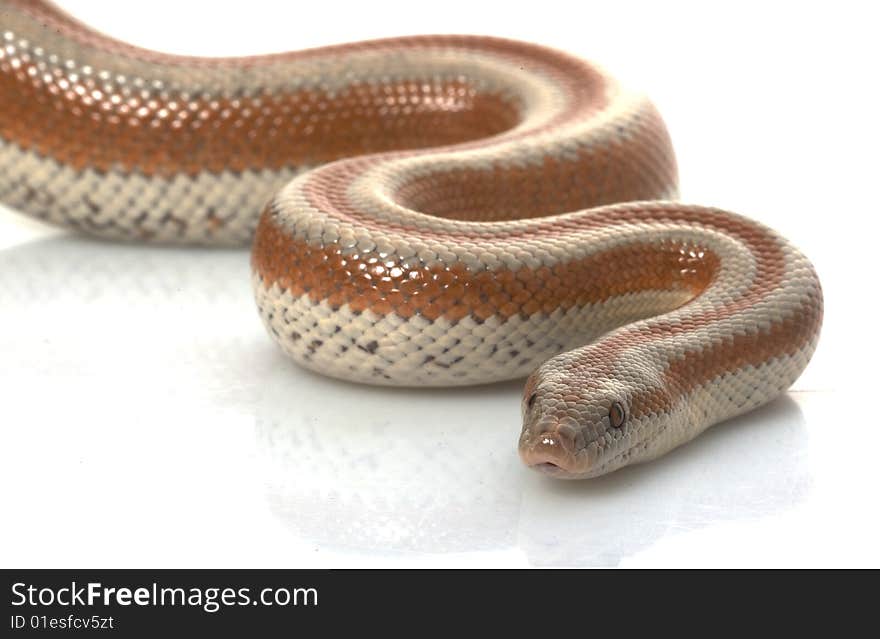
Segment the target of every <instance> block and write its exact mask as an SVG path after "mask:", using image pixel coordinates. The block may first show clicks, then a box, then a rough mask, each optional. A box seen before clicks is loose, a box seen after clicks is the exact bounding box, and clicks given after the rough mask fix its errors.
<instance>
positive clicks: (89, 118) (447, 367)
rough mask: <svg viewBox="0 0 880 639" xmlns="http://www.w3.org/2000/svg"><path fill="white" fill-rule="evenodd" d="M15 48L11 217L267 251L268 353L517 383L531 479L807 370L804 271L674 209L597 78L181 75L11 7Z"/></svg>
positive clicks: (722, 222) (591, 462)
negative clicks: (271, 343)
mask: <svg viewBox="0 0 880 639" xmlns="http://www.w3.org/2000/svg"><path fill="white" fill-rule="evenodd" d="M0 37H2V41H0V202H3V203H4V204H6V205H8V206H9V207H11V208H14V209H17V210H18V211H20V212H22V213H25V214H28V215H31V216H34V217H37V218H39V219H42V220H44V221H47V222H50V223H53V224H56V225H61V226H63V227H65V228H67V229H72V230H75V231H79V232H83V233H87V234H91V235H93V236H98V237H101V238H105V239H111V240H119V241H129V242H155V243H161V244H201V245H250V247H251V258H250V259H251V271H252V282H253V289H254V297H255V300H256V305H257V308H258V311H259V315H260V317H261V318H262V321H263V323H264V324H265V327H266V329H267V332H268V334H269V335H270V336H271V338H272V339H274V340H275V342H277V344H278V345H280V348H281V349H282V350H283V352H284V353H286V354H287V355H289V356H290V357H291V358H293V360H295V361H296V362H297V363H298V364H300V365H301V366H303V367H305V368H307V369H310V370H313V371H317V372H318V373H321V374H323V375H328V376H332V377H335V378H339V379H342V380H347V381H350V382H359V383H366V384H378V385H399V386H408V387H425V386H457V385H476V384H487V383H492V382H499V381H501V380H514V379H526V382H525V387H524V391H523V396H522V405H521V412H522V429H521V432H520V436H519V440H518V451H519V456H520V457H521V459H522V460H523V462H525V464H526V465H527V466H529V467H531V468H533V469H535V470H537V471H540V472H541V473H544V474H545V475H548V476H550V477H553V478H560V479H575V478H588V477H596V476H599V475H604V474H606V473H609V472H612V471H615V470H617V469H619V468H622V467H624V466H627V465H631V464H636V463H642V462H646V461H649V460H652V459H655V458H657V457H660V456H661V455H664V454H665V453H667V452H669V451H671V450H673V449H674V448H676V447H678V446H680V445H682V444H684V443H686V442H688V441H689V440H691V439H693V438H694V437H696V436H697V435H699V434H700V433H702V432H703V431H705V430H706V429H707V428H709V427H711V426H713V425H716V424H719V423H721V422H724V421H725V420H728V419H729V418H732V417H734V416H736V415H740V414H742V413H745V412H747V411H750V410H753V409H755V408H757V407H759V406H761V405H763V404H766V403H767V402H769V401H770V400H772V399H773V398H775V397H777V396H778V395H780V394H782V393H784V392H786V390H787V389H788V388H789V387H790V385H791V384H792V383H794V381H795V380H796V379H797V378H798V377H799V376H800V374H801V373H802V371H803V370H804V368H805V367H806V366H807V363H808V362H809V360H810V358H811V356H812V354H813V352H814V350H815V348H816V345H817V342H818V339H819V333H820V328H821V323H822V314H823V298H822V290H821V286H820V282H819V278H818V276H817V274H816V271H815V269H814V267H813V266H812V264H811V263H810V261H809V260H808V259H807V258H806V257H805V256H804V255H803V254H802V253H801V252H800V251H799V250H798V249H797V248H796V247H794V246H793V245H792V244H791V243H790V242H789V241H788V240H786V239H785V238H783V237H782V236H780V235H779V234H778V233H777V232H775V231H773V230H771V229H769V228H767V227H766V226H764V225H763V224H761V223H759V222H757V221H753V220H751V219H749V218H747V217H743V216H741V215H738V214H736V213H732V212H728V211H724V210H720V209H717V208H713V207H709V206H701V205H695V204H686V203H682V202H680V201H679V200H678V193H679V191H678V169H677V164H676V159H675V154H674V150H673V147H672V143H671V139H670V135H669V132H668V130H667V128H666V126H665V124H664V122H663V120H662V118H661V116H660V114H659V112H658V110H657V108H656V107H655V106H654V105H653V103H652V102H651V101H650V100H649V99H648V98H647V97H646V96H645V95H644V94H642V93H640V92H638V91H636V90H634V89H631V88H629V87H628V86H626V85H625V84H624V83H622V82H620V81H619V80H617V79H615V78H614V77H613V76H612V75H611V74H609V73H608V72H607V71H606V70H605V69H604V68H603V67H601V66H599V65H597V64H595V63H592V62H589V61H585V60H582V59H580V58H578V57H575V56H573V55H570V54H568V53H565V52H562V51H559V50H556V49H553V48H550V47H546V46H543V45H537V44H530V43H525V42H519V41H513V40H508V39H504V38H498V37H489V36H470V35H469V36H457V35H425V36H406V37H398V38H386V39H380V40H371V41H365V42H357V43H352V44H341V45H332V46H325V47H320V48H312V49H305V50H300V51H294V52H287V53H279V54H270V55H260V56H249V57H229V58H220V57H215V58H204V57H190V56H179V55H172V54H167V53H160V52H154V51H150V50H146V49H142V48H139V47H136V46H133V45H130V44H127V43H124V42H122V41H119V40H116V39H114V38H112V37H110V36H108V35H105V34H103V33H101V32H99V31H96V30H94V29H92V28H90V27H89V26H87V25H85V24H83V23H81V22H79V21H78V20H77V19H76V18H74V17H72V16H70V15H69V14H67V13H66V12H64V11H63V10H62V9H60V8H58V7H57V6H55V5H53V4H51V3H48V2H43V1H25V0H2V1H0ZM193 259H198V256H197V255H196V256H194V257H193ZM62 322H63V320H62ZM132 339H137V337H136V335H135V334H133V335H132ZM314 401H315V402H320V401H321V400H320V398H317V397H316V398H314ZM325 410H327V411H332V407H330V406H327V407H325ZM352 427H356V425H352ZM417 427H418V425H417V424H413V428H417ZM486 454H489V451H487V453H486Z"/></svg>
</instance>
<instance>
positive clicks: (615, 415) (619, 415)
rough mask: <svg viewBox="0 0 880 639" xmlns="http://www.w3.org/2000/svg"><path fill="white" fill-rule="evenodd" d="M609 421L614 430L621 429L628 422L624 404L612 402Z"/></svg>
mask: <svg viewBox="0 0 880 639" xmlns="http://www.w3.org/2000/svg"><path fill="white" fill-rule="evenodd" d="M608 421H610V422H611V427H612V428H620V427H621V426H623V423H624V422H625V421H626V411H625V410H623V404H621V403H620V402H612V404H611V409H610V410H609V411H608Z"/></svg>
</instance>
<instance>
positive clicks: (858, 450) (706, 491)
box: [0, 0, 880, 567]
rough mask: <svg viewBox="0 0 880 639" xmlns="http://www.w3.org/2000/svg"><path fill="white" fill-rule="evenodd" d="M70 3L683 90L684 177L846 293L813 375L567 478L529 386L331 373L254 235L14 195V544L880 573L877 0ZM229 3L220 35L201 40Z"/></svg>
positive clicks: (141, 39) (241, 43)
mask: <svg viewBox="0 0 880 639" xmlns="http://www.w3.org/2000/svg"><path fill="white" fill-rule="evenodd" d="M61 4H62V5H63V6H65V7H68V8H69V9H70V10H71V11H74V12H75V13H76V14H77V15H79V16H80V17H82V18H83V19H85V20H86V21H88V22H92V23H94V24H96V25H98V26H100V27H102V28H104V29H106V30H108V31H111V32H114V33H116V34H117V35H120V36H122V37H125V38H127V39H130V40H132V41H136V42H138V43H140V44H143V45H147V46H152V47H157V48H163V49H167V50H174V51H180V52H189V53H205V54H216V53H245V52H261V51H269V50H275V49H284V48H291V47H300V46H309V45H317V44H324V43H330V42H335V41H343V40H350V39H359V38H365V37H373V36H379V35H392V34H401V33H414V32H429V31H433V32H442V31H462V32H485V33H495V34H498V35H508V36H512V37H519V38H525V39H531V40H536V41H542V42H545V43H550V44H553V45H555V46H558V47H560V48H566V49H569V50H572V51H574V52H577V53H580V54H582V55H585V56H589V57H592V58H595V59H599V60H600V61H602V62H604V63H605V65H606V66H608V67H609V68H611V69H612V70H614V71H615V72H617V73H619V74H620V75H623V76H624V77H625V78H628V79H629V80H630V82H631V83H632V84H634V85H636V86H640V87H643V88H645V90H646V91H647V92H648V93H649V94H651V95H652V96H653V97H654V98H655V100H656V102H657V103H658V105H659V107H660V109H661V111H662V112H663V113H664V115H665V117H666V119H667V122H668V124H669V126H670V129H671V133H672V136H673V139H674V141H675V143H676V148H677V149H678V153H679V161H680V168H681V176H682V186H683V188H682V191H683V196H684V197H683V199H686V200H689V201H694V202H701V203H707V204H715V205H719V206H723V207H726V208H730V209H733V210H737V211H740V212H743V213H746V214H748V215H752V216H754V217H757V218H759V219H761V220H762V221H764V222H766V223H768V224H770V225H772V226H774V227H776V228H778V229H779V230H780V231H782V232H783V233H784V234H786V235H788V236H789V237H790V238H791V239H792V240H793V241H795V242H796V243H797V244H798V245H799V246H801V248H802V249H803V250H804V251H805V252H806V253H807V255H809V256H810V257H811V258H812V259H813V260H814V262H815V263H816V265H817V268H818V270H819V273H820V275H821V277H822V279H823V285H824V286H825V292H826V306H827V311H826V313H827V315H826V322H825V329H824V332H823V338H822V341H821V343H820V346H819V350H818V352H817V354H816V356H815V358H814V361H813V363H812V364H811V365H810V367H809V368H808V369H807V371H806V373H805V374H804V376H803V377H802V378H801V379H800V380H799V381H798V382H797V383H796V385H795V387H794V389H793V391H792V392H791V393H790V394H789V395H788V396H787V397H785V398H782V399H780V400H778V401H776V402H774V403H772V404H771V405H769V406H767V407H765V408H764V409H761V410H759V411H757V412H755V413H753V414H751V415H748V416H745V417H742V418H739V419H737V420H734V421H733V422H730V423H727V424H724V425H722V426H719V427H718V428H716V429H714V430H712V431H710V432H709V433H707V434H706V435H704V436H702V437H700V438H699V439H698V440H696V441H695V442H694V443H692V444H690V445H688V446H686V447H684V448H682V449H679V450H678V451H676V452H674V453H673V454H671V455H669V456H667V457H665V458H663V459H661V460H659V461H658V462H655V463H652V464H649V465H646V466H642V467H636V468H631V469H626V470H624V471H621V472H618V473H616V474H614V475H611V476H609V477H606V478H602V479H599V480H593V481H590V482H581V483H557V482H554V481H552V480H549V479H547V478H544V477H542V476H539V475H537V474H535V473H531V472H529V471H528V470H527V469H525V468H524V467H523V466H521V464H520V462H519V461H518V459H517V456H516V451H515V445H516V439H517V435H518V433H519V428H520V422H519V419H520V417H519V395H520V384H519V383H511V384H504V385H500V386H490V387H481V388H473V389H464V390H462V389H456V390H439V391H438V390H424V391H412V390H409V391H405V390H393V389H385V388H371V387H361V386H355V385H350V384H345V383H341V382H337V381H334V380H330V379H324V378H321V377H318V376H316V375H314V374H311V373H308V372H306V371H304V370H301V369H299V368H297V367H296V366H295V365H294V364H293V363H291V362H289V361H287V360H286V359H285V358H284V357H283V356H282V355H281V353H280V352H279V351H278V350H276V348H275V347H274V346H273V344H272V343H271V342H270V340H269V339H268V337H267V336H266V335H265V334H264V330H263V327H262V325H261V323H260V321H259V319H258V316H257V313H256V310H255V308H254V305H253V302H252V296H251V290H250V283H249V279H248V273H249V270H248V253H247V251H244V250H241V251H234V250H205V249H198V250H194V249H179V248H167V247H139V246H130V245H120V244H110V243H105V242H98V241H94V240H90V239H86V238H82V237H75V236H72V235H68V234H65V233H63V232H59V231H56V230H53V229H48V228H47V227H44V226H42V225H40V224H38V223H36V222H32V221H29V220H26V219H25V218H23V217H21V216H19V215H17V214H15V213H13V212H11V211H9V210H8V209H2V208H0V397H2V411H0V419H2V428H0V485H2V486H3V489H2V497H0V508H2V510H3V513H4V526H3V527H2V528H0V540H2V543H0V565H3V566H31V567H50V566H51V567H62V566H66V567H74V566H76V567H81V566H107V567H113V566H142V567H149V566H204V567H219V566H267V567H271V566H284V567H311V566H317V567H325V566H399V565H424V566H455V565H462V566H522V565H541V566H548V565H549V566H557V565H561V566H569V565H598V566H616V565H622V566H707V565H727V566H743V565H773V566H776V565H784V566H801V565H851V566H868V565H870V566H880V551H878V548H877V544H876V540H877V539H878V537H880V514H878V505H877V504H878V499H877V487H878V480H880V474H878V471H877V463H876V457H877V450H878V448H880V430H878V425H880V420H878V418H877V412H876V408H875V407H873V406H872V405H871V403H870V401H869V400H870V399H871V397H872V396H873V393H874V392H875V389H874V384H873V382H874V380H875V379H876V374H875V371H876V362H877V353H876V346H875V342H876V339H867V340H866V339H865V334H866V332H867V331H876V327H875V322H874V321H873V320H872V319H871V318H872V317H876V315H871V313H876V308H872V306H875V304H874V300H875V298H876V293H875V291H874V289H875V286H874V282H873V279H874V278H875V277H876V275H877V272H878V270H877V267H876V266H875V265H872V264H871V260H872V259H875V258H876V253H877V251H876V249H872V248H871V244H872V243H873V242H876V239H877V235H876V232H875V230H876V221H875V220H876V216H877V214H878V213H880V210H878V208H880V207H878V205H877V201H876V197H875V196H874V194H873V191H874V187H873V186H872V181H875V179H876V178H875V175H874V174H875V173H876V148H878V147H877V144H878V142H880V135H878V131H877V127H876V124H875V123H874V119H875V118H876V113H877V112H878V107H880V100H878V95H877V89H876V88H875V85H876V83H873V82H866V81H867V80H868V79H870V78H871V77H873V76H872V72H873V70H872V69H870V68H869V61H870V60H872V59H873V60H876V59H877V50H876V49H877V47H876V45H874V44H870V43H869V42H870V40H869V39H868V35H869V33H868V26H867V25H868V23H869V21H868V20H867V17H866V16H861V15H858V14H857V7H858V6H859V5H856V4H854V5H852V6H851V7H850V6H849V5H846V4H840V3H835V4H834V5H833V6H834V8H833V9H827V10H826V9H822V8H821V7H820V6H819V5H815V6H814V5H811V8H810V9H807V10H805V9H803V8H799V9H798V12H797V15H798V20H799V21H798V29H796V30H792V29H785V30H784V31H783V29H784V28H785V27H786V26H787V25H788V24H789V22H788V21H789V14H788V13H787V12H785V11H783V10H782V9H773V8H772V7H771V8H769V9H768V8H766V7H765V6H763V5H761V4H757V3H756V4H755V5H749V4H746V5H743V6H739V5H738V8H737V11H736V12H735V13H734V14H731V15H718V14H716V13H712V12H709V11H708V10H707V9H705V8H702V9H701V5H700V4H699V3H694V4H693V5H689V4H673V5H670V6H667V4H666V3H663V7H664V9H663V10H660V9H659V8H658V7H659V5H656V3H655V4H653V5H652V4H648V5H646V6H645V7H642V6H641V5H636V4H634V3H621V5H620V6H617V5H615V8H613V9H612V8H610V7H609V6H608V3H602V4H599V5H597V7H596V9H595V10H594V13H592V14H590V13H588V10H587V9H583V11H584V13H583V15H582V16H581V17H580V18H579V19H578V20H577V21H576V22H575V21H572V20H564V19H561V18H560V17H559V16H560V12H561V11H563V10H564V11H569V10H571V6H572V5H571V3H552V2H550V3H547V2H544V3H541V4H542V6H543V7H545V9H546V11H544V12H542V13H541V14H540V15H538V16H526V15H519V14H518V15H517V16H516V17H515V18H511V19H510V21H509V23H507V22H505V23H504V24H501V23H499V22H498V20H497V19H496V18H497V14H494V13H493V12H490V11H488V10H487V9H485V8H484V6H483V5H482V4H474V3H464V2H451V3H447V4H446V5H444V6H446V7H447V8H446V9H444V15H445V16H446V17H443V16H442V15H434V14H432V15H431V16H424V15H414V13H413V10H412V9H411V8H410V9H406V7H407V6H408V5H404V4H394V3H382V2H377V3H372V4H370V3H360V4H351V5H344V7H343V8H340V6H339V3H333V6H329V4H328V6H320V5H318V6H316V7H312V8H311V9H310V10H309V16H310V22H308V23H306V24H303V22H302V21H301V20H298V19H297V18H296V15H297V14H296V11H295V8H294V5H291V8H289V9H281V8H280V6H281V5H280V4H279V3H274V2H268V1H267V2H249V3H248V7H249V10H248V13H247V14H245V13H244V11H243V10H242V9H241V8H236V6H234V5H232V4H229V5H228V6H227V5H223V4H221V3H207V2H205V3H196V2H193V3H173V2H153V3H143V5H144V6H143V7H142V8H135V7H134V6H133V4H129V3H125V7H126V8H125V9H124V10H123V9H122V8H121V7H122V4H123V3H110V4H108V3H101V2H84V1H80V2H74V1H73V0H68V1H66V2H63V3H61ZM368 4H370V6H371V7H372V8H371V9H369V10H367V9H365V8H364V7H365V6H366V5H368ZM486 4H487V5H488V4H489V3H486ZM117 5H118V6H117ZM207 6H211V7H214V9H213V16H212V26H211V29H210V30H203V29H197V30H196V37H195V39H192V40H190V39H189V34H190V31H189V29H188V28H186V27H185V25H187V24H194V23H195V21H196V19H197V17H198V13H199V11H204V10H205V8H206V7H207ZM149 7H152V8H153V10H155V11H157V12H165V13H164V16H168V15H172V14H174V15H175V16H176V17H175V18H174V19H173V20H171V21H168V20H167V19H160V18H154V17H151V16H150V15H149V14H148V9H149ZM193 7H196V8H195V9H194V8H193ZM499 7H500V8H501V10H503V11H509V10H510V7H509V6H508V5H507V4H504V5H501V4H499V5H498V6H496V7H495V11H496V12H497V11H498V9H499ZM652 7H654V8H652ZM199 8H200V9H199ZM284 11H289V12H291V15H289V16H281V15H280V13H283V12H284ZM643 11H645V12H647V14H646V17H645V19H644V20H641V21H639V23H638V24H636V25H632V26H628V27H627V30H623V28H622V25H625V24H627V25H629V24H631V22H630V21H631V19H632V16H633V15H641V12H643ZM254 12H256V13H254ZM260 12H262V14H263V15H271V16H273V18H274V19H272V20H268V21H265V18H259V17H258V15H259V14H260ZM395 12H396V13H395ZM341 14H345V15H347V16H348V19H347V20H346V21H345V24H344V25H341V26H340V25H338V24H336V25H334V24H333V20H335V19H337V18H338V15H341ZM395 16H396V17H395ZM588 16H593V17H590V18H588ZM263 22H265V24H263ZM820 32H821V33H823V34H825V38H826V46H823V47H816V46H815V44H816V37H817V36H816V34H817V33H820ZM230 33H236V34H238V35H239V36H241V34H244V36H245V37H237V38H229V37H228V35H229V34H230ZM828 38H831V39H832V40H833V41H832V42H827V39H828ZM230 42H233V43H234V44H235V45H236V46H238V47H240V50H234V51H233V50H230V48H229V45H230ZM870 49H873V51H871V50H870ZM0 108H2V105H0ZM857 229H861V230H857Z"/></svg>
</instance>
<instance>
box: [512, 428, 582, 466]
mask: <svg viewBox="0 0 880 639" xmlns="http://www.w3.org/2000/svg"><path fill="white" fill-rule="evenodd" d="M570 431H571V429H570V428H565V427H562V428H555V429H552V430H546V431H544V432H542V433H540V434H538V435H537V436H533V437H531V438H529V439H526V440H524V441H523V442H522V445H521V446H520V456H521V457H522V460H523V461H524V462H525V463H526V465H527V466H529V467H530V468H533V469H535V470H537V471H539V472H543V473H545V474H548V475H552V476H554V477H565V476H567V475H573V474H576V473H577V472H578V471H577V458H576V455H575V438H574V433H573V432H570Z"/></svg>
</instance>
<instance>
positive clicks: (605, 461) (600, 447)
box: [519, 349, 681, 479]
mask: <svg viewBox="0 0 880 639" xmlns="http://www.w3.org/2000/svg"><path fill="white" fill-rule="evenodd" d="M587 359H588V361H587V362H586V363H585V362H584V361H583V360H584V353H583V350H582V349H579V350H577V351H572V352H570V353H564V354H563V355H560V356H558V357H554V358H552V359H550V360H548V361H547V362H546V363H545V364H544V365H543V366H541V367H540V368H539V369H538V370H537V371H535V373H533V374H532V376H531V377H530V378H529V380H528V382H527V383H526V386H525V389H524V391H523V403H522V413H523V428H522V433H521V434H520V440H519V453H520V457H521V458H522V460H523V461H524V462H525V463H526V465H528V466H529V467H531V468H533V469H535V470H538V471H540V472H543V473H545V474H547V475H550V476H552V477H557V478H560V479H583V478H588V477H596V476H598V475H604V474H606V473H608V472H611V471H613V470H616V469H618V468H620V467H622V466H625V465H627V464H631V463H636V462H640V461H647V460H649V459H653V458H654V457H656V456H657V453H658V446H662V445H663V441H664V440H665V438H664V437H661V435H662V434H663V433H664V431H665V430H666V428H667V426H668V425H669V424H670V423H675V422H677V420H679V419H680V418H681V415H679V414H678V410H677V409H676V408H675V407H674V406H673V397H672V394H671V392H670V391H669V390H668V389H667V388H666V385H664V384H663V382H662V379H661V378H660V376H659V375H657V374H656V373H655V372H654V370H653V369H652V368H651V367H650V366H646V365H642V366H639V365H633V366H631V367H629V368H628V369H627V373H626V374H621V372H620V370H615V371H614V374H613V375H612V374H609V372H608V367H607V366H604V365H601V364H599V363H597V362H595V361H590V358H587ZM661 406H664V407H667V408H666V409H664V410H659V407H661ZM670 406H672V408H669V407H670Z"/></svg>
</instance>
